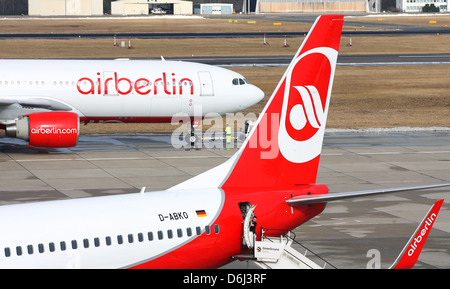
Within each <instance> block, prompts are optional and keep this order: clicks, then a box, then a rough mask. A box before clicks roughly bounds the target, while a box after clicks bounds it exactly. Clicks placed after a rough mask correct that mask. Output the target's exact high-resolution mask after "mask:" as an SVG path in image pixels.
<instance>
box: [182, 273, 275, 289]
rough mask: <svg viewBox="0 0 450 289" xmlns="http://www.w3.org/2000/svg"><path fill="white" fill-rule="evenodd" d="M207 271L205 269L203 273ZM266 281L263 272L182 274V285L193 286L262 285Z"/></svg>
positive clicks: (265, 275)
mask: <svg viewBox="0 0 450 289" xmlns="http://www.w3.org/2000/svg"><path fill="white" fill-rule="evenodd" d="M206 272H208V271H205V273H206ZM266 281H267V274H265V273H227V274H218V275H212V274H211V275H207V274H204V275H197V274H194V273H190V274H186V275H184V276H183V284H184V285H195V286H199V287H200V286H201V285H203V286H205V285H206V286H211V287H214V286H217V285H219V286H221V285H226V286H230V285H239V286H246V285H264V283H265V282H266Z"/></svg>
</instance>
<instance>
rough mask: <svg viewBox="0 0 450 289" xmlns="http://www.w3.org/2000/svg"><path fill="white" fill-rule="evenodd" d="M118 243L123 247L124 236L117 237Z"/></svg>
mask: <svg viewBox="0 0 450 289" xmlns="http://www.w3.org/2000/svg"><path fill="white" fill-rule="evenodd" d="M117 243H118V244H119V245H122V243H123V238H122V235H117Z"/></svg>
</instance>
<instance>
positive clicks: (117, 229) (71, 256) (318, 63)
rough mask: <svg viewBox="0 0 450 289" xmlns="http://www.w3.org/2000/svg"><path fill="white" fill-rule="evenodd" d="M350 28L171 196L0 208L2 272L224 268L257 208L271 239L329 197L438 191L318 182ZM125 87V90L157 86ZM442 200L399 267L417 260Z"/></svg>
mask: <svg viewBox="0 0 450 289" xmlns="http://www.w3.org/2000/svg"><path fill="white" fill-rule="evenodd" d="M342 25H343V16H341V15H326V16H320V17H318V18H317V20H316V22H315V23H314V24H313V26H312V28H311V31H310V32H309V34H308V36H307V37H306V39H305V40H304V42H303V44H302V45H301V47H300V48H299V50H298V52H297V53H296V54H295V56H294V58H293V60H292V62H291V64H290V65H289V67H288V69H287V70H286V72H285V74H284V75H283V77H282V79H281V81H280V83H279V84H278V86H277V88H276V89H275V91H274V93H273V95H272V97H271V98H270V100H269V101H268V103H267V105H266V107H265V108H264V110H263V112H262V113H261V115H260V117H259V119H258V121H257V122H256V125H255V126H254V127H253V129H252V131H251V133H250V135H249V137H248V138H247V140H246V141H245V142H244V143H243V145H242V146H241V148H240V149H239V150H238V151H237V152H236V154H235V155H234V156H232V157H231V158H230V159H229V160H227V161H226V162H225V163H223V164H221V165H219V166H217V167H215V168H212V169H211V170H209V171H206V172H204V173H202V174H200V175H198V176H196V177H194V178H192V179H189V180H187V181H185V182H182V183H180V184H178V185H176V186H174V187H172V188H169V189H167V190H165V191H157V192H146V191H145V189H142V190H141V192H137V193H135V194H124V195H115V196H103V197H92V198H80V199H72V200H58V201H47V202H39V203H27V204H16V205H5V206H0V220H1V221H0V235H1V238H0V267H2V268H67V267H69V268H71V267H77V268H78V267H80V268H216V267H220V266H222V265H224V264H226V263H229V262H231V261H232V256H237V255H240V254H243V253H246V252H248V250H249V249H248V248H246V247H245V246H243V232H244V230H243V226H244V225H243V219H244V216H246V214H248V212H251V211H253V210H254V212H255V214H257V216H258V224H264V228H267V229H268V231H267V232H266V236H271V235H270V234H271V232H274V233H272V234H274V235H275V234H276V236H279V235H280V234H284V233H287V232H288V231H290V230H292V229H294V228H296V227H298V226H299V225H301V224H303V223H305V222H306V221H308V220H310V219H311V218H313V217H314V216H316V215H318V214H319V213H321V212H322V211H323V210H324V208H325V205H326V203H327V202H329V201H333V200H340V199H345V198H350V197H358V196H368V195H373V194H381V193H391V192H396V191H404V190H409V189H425V188H430V187H433V186H426V187H409V188H398V189H388V190H375V191H363V192H361V191H358V192H347V193H339V194H337V193H336V194H328V188H327V186H326V185H322V184H316V176H317V171H318V165H319V158H320V152H321V147H322V141H323V136H324V131H325V122H326V116H327V113H328V107H329V101H330V95H331V88H332V85H333V78H334V72H335V67H336V59H337V55H338V48H339V42H340V37H341V31H342ZM119 77H121V76H118V79H119ZM163 77H164V76H161V78H163ZM166 77H167V75H166ZM184 77H185V76H182V78H184ZM111 78H113V79H114V78H115V76H114V74H112V75H111ZM83 81H85V80H81V82H83ZM86 81H87V84H86V86H83V87H82V86H80V90H81V92H82V93H85V94H86V95H96V94H97V92H98V89H99V88H98V85H99V84H96V80H94V79H92V83H93V84H92V83H91V81H89V80H86ZM152 81H153V82H154V81H155V80H152ZM126 83H127V87H126V88H124V90H125V89H127V90H130V89H131V91H132V90H134V91H136V92H137V91H138V90H139V91H141V92H144V91H147V90H148V88H146V89H144V88H139V87H140V86H139V85H138V86H136V84H134V87H133V88H131V87H130V85H128V81H126ZM102 86H104V85H103V84H102ZM187 87H188V89H187V91H186V90H185V89H184V86H183V93H188V94H189V86H187ZM102 89H103V88H102ZM158 89H162V90H164V85H162V86H160V87H158ZM166 89H167V90H168V91H169V92H171V93H173V92H174V91H175V90H176V91H175V92H177V93H180V92H179V87H178V86H177V87H175V90H173V89H174V88H173V87H171V88H170V89H169V88H167V87H166ZM444 185H449V184H444ZM437 186H442V185H435V186H434V187H437ZM441 204H442V201H440V203H438V204H437V206H435V207H433V210H432V211H431V212H430V213H429V214H428V215H427V217H426V219H425V221H424V222H425V224H424V225H423V226H422V227H421V229H419V230H418V233H417V234H416V235H414V236H413V238H412V241H411V242H412V243H411V244H408V246H407V247H405V251H404V253H403V255H401V258H400V259H399V261H398V262H397V263H396V265H395V268H408V267H410V266H412V265H413V264H414V263H415V260H417V258H416V257H417V256H418V254H419V253H420V250H421V247H422V246H423V244H424V242H425V238H426V236H427V235H428V233H429V231H430V229H431V226H432V225H433V223H434V222H435V220H436V216H437V212H438V210H439V207H440V205H441ZM255 206H256V207H255ZM249 208H252V209H249ZM245 219H247V218H245ZM271 228H272V229H276V230H270V229H271ZM258 230H259V228H257V231H258ZM414 258H415V259H414ZM406 259H408V260H406Z"/></svg>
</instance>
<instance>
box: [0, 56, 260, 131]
mask: <svg viewBox="0 0 450 289" xmlns="http://www.w3.org/2000/svg"><path fill="white" fill-rule="evenodd" d="M0 65H1V67H2V69H1V71H0V102H1V101H2V99H39V100H42V99H44V100H52V101H56V102H58V103H61V104H62V105H63V106H67V107H70V110H71V111H73V112H76V113H77V114H78V115H79V117H80V119H81V120H82V121H89V120H96V121H102V120H111V119H114V120H118V119H119V118H120V121H124V122H127V121H131V122H153V121H157V122H159V121H167V120H169V121H170V118H171V117H173V116H174V114H176V113H184V114H187V115H189V116H194V108H195V107H197V108H198V109H197V112H196V113H197V114H198V113H201V116H205V115H206V114H208V113H218V114H220V115H223V114H225V113H230V112H237V111H241V110H243V109H245V108H247V107H249V106H251V105H253V104H255V103H257V102H258V101H260V100H261V99H262V97H263V92H262V91H261V90H260V89H258V88H257V87H255V86H253V85H251V84H248V83H246V82H242V81H240V80H243V79H244V77H242V76H241V75H240V74H238V73H235V72H233V71H230V70H227V69H224V68H220V67H215V66H210V65H204V64H199V63H189V62H179V61H146V60H1V61H0ZM35 110H36V109H35ZM26 112H27V111H26V108H24V112H23V113H26ZM30 112H34V111H30ZM11 114H12V116H11ZM19 114H20V113H19ZM11 117H14V114H13V113H11V112H8V113H7V112H6V111H5V110H1V111H0V120H2V121H3V122H5V120H7V119H10V118H11ZM133 118H134V120H133Z"/></svg>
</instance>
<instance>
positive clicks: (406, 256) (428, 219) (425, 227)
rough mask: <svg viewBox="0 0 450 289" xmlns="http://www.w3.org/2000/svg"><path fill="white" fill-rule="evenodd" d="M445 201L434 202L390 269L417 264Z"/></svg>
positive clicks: (406, 267) (407, 267)
mask: <svg viewBox="0 0 450 289" xmlns="http://www.w3.org/2000/svg"><path fill="white" fill-rule="evenodd" d="M443 202H444V200H439V201H436V202H435V203H434V205H433V206H432V207H431V209H430V210H429V211H428V214H427V215H426V216H425V218H424V219H423V220H422V222H421V223H420V225H419V226H418V227H417V229H416V231H415V232H414V234H413V235H412V236H411V239H409V241H408V243H407V244H406V246H405V248H403V251H402V252H401V253H400V255H399V256H398V257H397V260H395V262H394V264H392V266H391V267H390V269H410V268H412V267H413V266H414V265H415V264H416V262H417V260H418V259H419V255H420V253H421V252H422V248H423V246H424V245H425V242H426V240H427V237H428V235H429V234H430V231H431V227H433V224H434V222H435V221H436V217H437V215H438V213H439V210H440V209H441V206H442V203H443Z"/></svg>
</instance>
